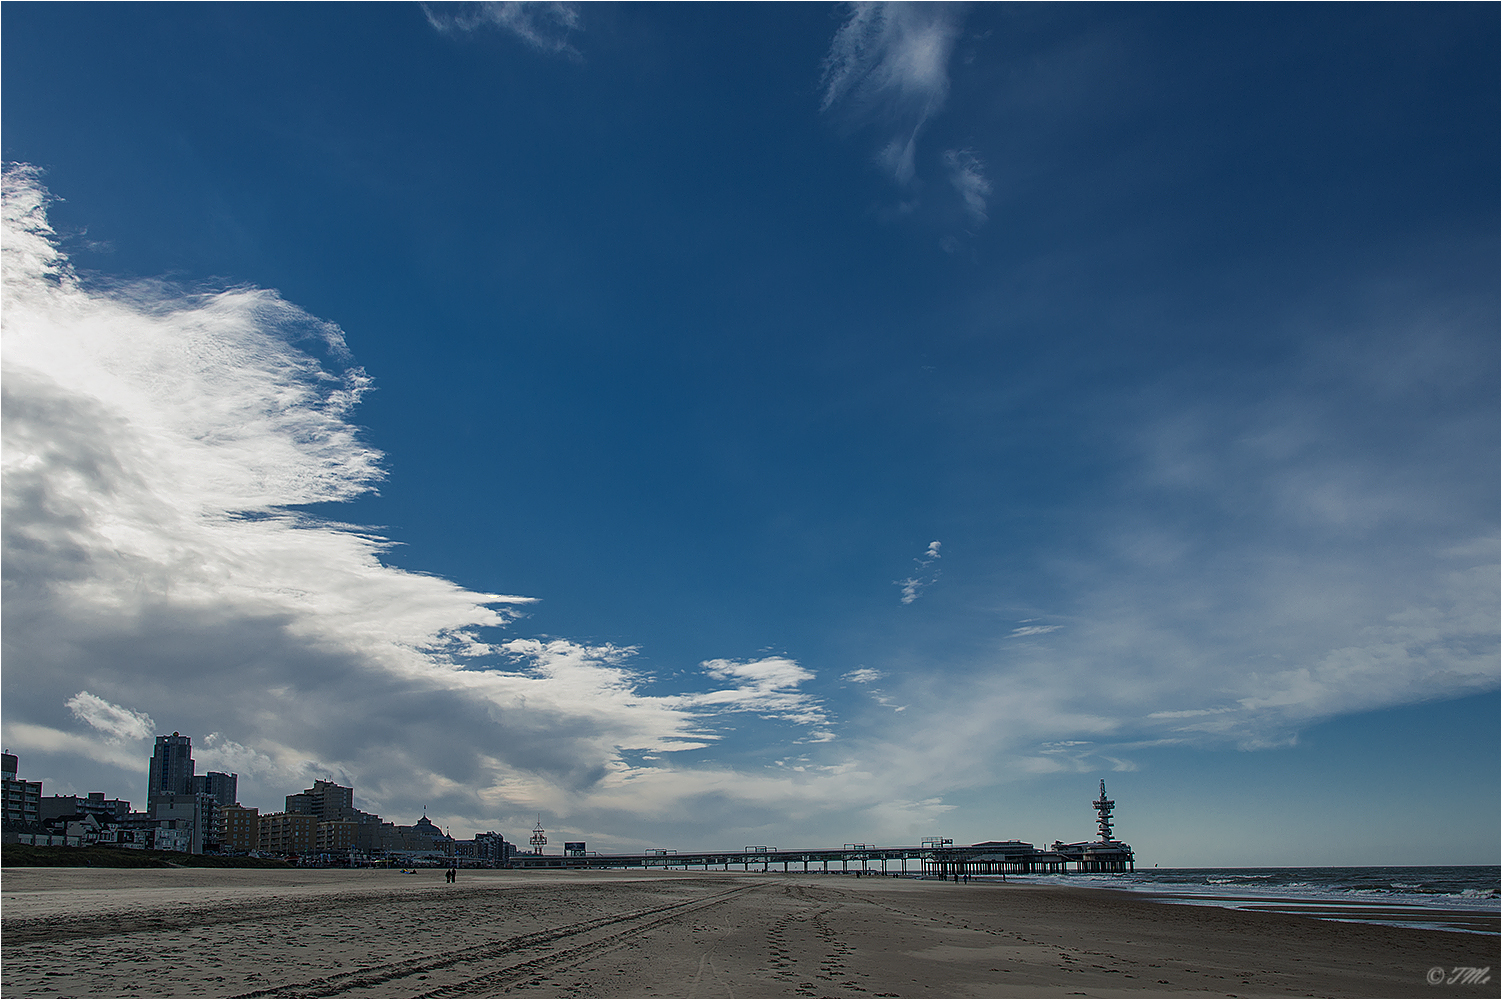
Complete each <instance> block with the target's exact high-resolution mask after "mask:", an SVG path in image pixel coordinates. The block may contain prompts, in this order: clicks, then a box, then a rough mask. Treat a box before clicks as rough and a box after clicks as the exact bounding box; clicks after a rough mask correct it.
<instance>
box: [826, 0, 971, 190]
mask: <svg viewBox="0 0 1502 1000" xmlns="http://www.w3.org/2000/svg"><path fill="white" fill-rule="evenodd" d="M962 22H963V12H962V9H961V8H959V7H957V6H951V5H949V4H943V3H855V4H851V5H850V13H849V16H848V17H847V18H846V20H845V23H844V24H842V25H840V28H839V30H838V31H836V32H835V36H834V40H833V41H832V42H831V43H830V47H829V53H828V54H827V55H826V56H825V58H824V73H823V85H824V100H823V105H822V109H823V110H825V111H829V110H832V109H835V108H837V107H838V108H843V109H845V111H846V113H847V114H848V115H849V117H850V119H851V120H852V121H854V122H867V121H869V122H875V123H876V124H877V125H878V127H880V128H881V129H882V130H883V132H884V134H885V135H886V141H885V143H884V145H883V146H882V149H881V152H880V153H879V154H878V160H879V161H880V163H881V164H882V166H883V167H884V168H885V169H886V170H887V171H888V172H889V173H891V175H892V176H893V177H894V178H895V179H896V180H897V182H898V183H900V184H907V183H908V182H909V181H911V180H912V179H913V176H914V174H915V172H916V166H915V158H916V149H917V143H918V136H919V134H920V133H921V132H922V131H923V127H924V125H925V124H927V122H928V120H929V119H930V118H932V117H933V116H934V115H935V114H937V113H938V112H939V110H940V109H941V108H942V107H943V106H944V100H945V98H946V97H947V96H948V94H949V57H950V54H951V53H952V51H953V50H954V44H955V41H956V39H957V38H958V37H959V33H960V26H961V23H962Z"/></svg>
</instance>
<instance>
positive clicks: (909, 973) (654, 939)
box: [0, 868, 1502, 997]
mask: <svg viewBox="0 0 1502 1000" xmlns="http://www.w3.org/2000/svg"><path fill="white" fill-rule="evenodd" d="M0 940H3V945H4V951H3V954H0V989H3V993H4V995H5V996H6V997H58V996H62V997H95V996H108V997H186V996H205V997H230V996H243V997H252V996H253V997H324V996H358V997H416V996H425V997H428V996H430V997H486V996H500V995H508V996H510V995H517V996H536V997H731V996H741V997H787V996H803V997H809V996H812V997H845V996H867V997H869V996H889V997H1027V996H1033V997H1045V996H1096V997H1112V996H1167V995H1173V996H1179V995H1204V996H1329V997H1345V996H1359V997H1404V996H1425V997H1427V996H1497V995H1498V992H1499V990H1498V982H1499V977H1498V974H1497V971H1496V970H1497V967H1498V966H1499V964H1502V963H1499V961H1498V954H1497V952H1498V939H1497V938H1496V937H1494V936H1486V935H1478V934H1463V933H1455V932H1446V931H1437V930H1423V929H1415V928H1411V927H1384V926H1373V925H1363V924H1347V923H1335V922H1330V921H1321V920H1314V919H1310V918H1308V917H1303V916H1297V915H1289V914H1284V913H1268V912H1259V911H1245V910H1240V911H1238V910H1228V909H1219V908H1212V907H1201V906H1184V905H1174V904H1171V903H1167V902H1157V901H1154V900H1152V899H1150V898H1144V897H1143V896H1141V895H1138V894H1134V893H1126V892H1115V891H1111V890H1105V889H1085V888H1067V887H1056V886H1024V885H998V884H994V883H991V884H976V883H970V884H954V883H945V882H933V881H921V880H915V879H895V878H879V877H878V878H871V877H868V878H853V877H848V876H835V875H830V876H810V875H778V874H752V875H745V874H740V873H734V872H731V873H718V872H708V873H705V872H652V873H643V872H530V871H517V872H507V871H489V872H469V871H465V872H463V873H461V875H460V878H459V881H458V883H457V884H455V885H452V886H450V885H447V884H445V882H444V879H443V873H442V871H440V870H425V871H422V872H420V873H419V874H416V875H403V874H401V873H399V872H393V871H368V870H357V871H341V870H324V871H319V870H307V871H266V870H235V869H168V870H162V869H130V870H120V869H116V870H100V869H67V868H8V869H5V870H4V873H3V885H0ZM1486 966H1490V967H1491V969H1492V971H1491V982H1489V983H1485V984H1480V983H1478V984H1475V985H1471V986H1462V985H1455V986H1446V985H1443V984H1441V985H1438V986H1432V985H1429V983H1428V981H1427V980H1426V975H1427V974H1428V972H1429V970H1431V969H1434V968H1441V969H1444V970H1445V971H1446V973H1448V972H1449V971H1450V970H1451V969H1454V968H1457V967H1486Z"/></svg>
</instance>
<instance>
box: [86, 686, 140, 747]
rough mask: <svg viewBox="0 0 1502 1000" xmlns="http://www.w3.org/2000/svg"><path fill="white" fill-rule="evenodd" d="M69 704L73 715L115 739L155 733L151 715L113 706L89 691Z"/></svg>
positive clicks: (129, 738) (133, 737)
mask: <svg viewBox="0 0 1502 1000" xmlns="http://www.w3.org/2000/svg"><path fill="white" fill-rule="evenodd" d="M66 704H67V706H68V709H69V710H70V711H72V713H73V716H74V718H76V719H78V720H79V721H81V722H86V723H88V724H89V725H91V726H93V727H94V728H95V729H97V730H99V731H100V732H101V733H104V734H106V735H107V736H110V737H112V738H114V739H116V740H149V739H151V737H152V736H153V735H155V732H156V723H155V722H152V721H151V716H149V715H147V714H145V713H144V712H132V711H131V710H130V709H128V708H122V707H121V706H119V705H113V704H111V703H109V702H107V701H105V700H104V699H103V698H100V697H98V696H96V695H92V694H89V693H88V692H87V691H80V692H78V693H77V694H75V695H74V696H73V697H71V698H69V699H68V701H67V702H66Z"/></svg>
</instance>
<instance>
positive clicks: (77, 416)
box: [0, 168, 835, 829]
mask: <svg viewBox="0 0 1502 1000" xmlns="http://www.w3.org/2000/svg"><path fill="white" fill-rule="evenodd" d="M4 193H5V201H4V223H5V227H6V229H5V234H4V235H5V238H4V241H3V244H0V248H3V258H0V263H3V268H4V272H3V276H4V283H5V289H6V302H5V310H4V315H3V324H4V326H3V338H4V353H3V357H0V362H3V366H4V371H3V383H0V388H3V394H4V403H3V405H4V421H3V427H0V430H3V433H4V455H3V460H4V480H3V486H4V490H3V500H4V517H3V524H0V528H3V533H4V534H3V538H4V564H5V570H6V600H5V603H4V607H3V613H4V628H3V633H0V635H3V640H4V644H5V657H6V662H7V663H10V664H18V663H25V664H27V669H25V670H15V669H13V670H11V671H8V672H7V674H6V687H5V704H4V709H5V719H4V723H5V736H6V740H7V743H8V744H14V745H15V746H17V747H24V748H26V749H27V750H28V752H30V753H35V754H48V755H52V756H53V757H57V758H59V759H61V758H67V759H68V760H69V761H71V763H70V764H69V765H68V767H69V768H70V769H73V770H78V771H79V772H80V773H88V774H90V775H92V774H93V772H91V771H88V767H90V766H92V765H99V766H107V767H110V768H118V769H122V770H124V771H128V772H130V774H132V775H134V774H138V773H139V772H140V771H141V770H143V769H144V767H145V761H146V759H147V757H148V755H149V752H150V751H149V747H141V746H133V745H130V744H128V743H126V742H125V741H138V740H139V741H144V740H146V739H148V738H149V737H150V736H151V735H152V733H153V730H154V729H155V727H156V721H154V720H157V721H160V723H161V724H162V725H163V727H164V728H166V729H169V730H180V731H182V732H184V733H188V734H191V735H195V737H196V738H195V741H194V744H195V745H194V752H195V757H196V759H197V760H198V761H199V763H200V767H201V768H202V769H209V768H213V769H216V770H228V771H235V772H237V773H239V774H240V775H241V784H240V787H241V796H242V799H243V800H245V801H247V802H249V803H251V804H261V805H271V804H275V803H278V802H280V800H281V798H282V796H284V795H286V794H287V793H288V792H289V791H295V790H297V789H298V788H301V787H303V786H304V785H305V784H306V782H308V781H310V780H311V779H312V778H314V777H318V776H322V775H325V774H333V775H336V776H337V777H339V779H340V780H345V781H348V782H349V783H352V784H353V785H354V786H355V789H356V795H357V796H358V797H359V798H360V799H361V800H362V801H363V803H364V807H365V808H371V809H375V810H376V811H380V812H382V813H383V814H386V815H389V816H393V817H396V818H401V817H404V816H405V817H406V818H407V820H408V821H410V820H411V819H413V818H415V812H414V811H415V810H416V809H418V808H420V807H421V806H422V805H423V804H427V805H428V806H430V807H431V808H432V809H433V813H432V815H435V816H438V817H440V819H446V820H448V821H452V822H455V823H457V824H459V825H461V826H463V825H465V824H468V825H471V826H473V827H474V828H477V829H487V828H496V827H497V825H498V823H499V822H502V821H503V818H504V817H505V816H507V815H513V814H516V813H520V812H523V811H525V810H535V809H538V808H544V807H549V808H551V807H559V806H563V805H567V806H568V808H570V809H572V810H574V811H576V812H578V813H579V814H581V815H583V814H588V813H589V812H590V811H591V810H597V811H598V810H601V809H607V808H614V806H612V805H610V804H611V803H614V802H616V799H615V798H614V796H615V792H614V791H613V790H614V789H617V788H619V787H621V786H622V785H623V783H624V784H630V785H631V787H632V788H634V789H636V790H637V793H636V794H637V798H636V799H635V800H634V801H635V802H636V808H638V809H641V810H645V811H646V812H648V813H653V812H655V811H657V810H658V808H659V806H660V807H661V808H662V809H663V810H665V811H671V809H672V808H673V806H672V803H674V802H680V801H683V800H684V798H685V797H686V796H692V795H696V794H700V793H701V792H702V793H703V794H711V793H710V792H708V791H705V789H709V788H711V787H712V788H713V789H715V791H713V793H712V794H714V795H721V796H723V795H728V796H730V800H731V801H735V802H740V801H743V799H742V798H740V797H737V796H738V794H739V793H737V792H735V791H734V790H735V789H737V788H738V787H739V785H738V783H737V781H736V780H733V779H731V778H728V777H726V775H727V774H729V773H730V772H728V771H726V770H724V769H719V770H716V769H714V768H709V770H708V771H706V772H705V773H706V774H708V775H710V776H709V777H702V778H684V780H672V781H667V782H662V783H659V782H657V781H656V779H655V778H654V777H653V776H652V775H653V774H654V773H656V772H665V773H669V774H673V775H676V776H678V777H679V778H683V777H684V776H685V775H687V774H689V773H690V772H689V771H688V770H686V769H685V768H684V767H683V766H680V765H678V764H675V763H674V761H673V758H671V757H668V758H664V757H663V756H662V755H663V754H674V753H681V752H685V751H696V750H703V749H705V748H707V747H710V746H713V745H715V744H717V743H720V742H722V741H723V740H724V739H725V738H726V736H727V733H728V732H729V731H730V729H729V728H727V727H728V725H729V720H732V719H734V718H736V717H737V716H743V715H746V714H753V715H756V716H759V717H762V718H766V719H770V720H774V721H776V722H778V723H780V724H783V725H788V726H793V727H796V728H798V729H799V730H800V732H799V733H798V734H797V735H796V736H795V737H793V739H794V741H796V742H802V743H817V742H827V741H829V740H832V739H833V738H834V735H835V733H834V731H833V729H832V723H831V720H830V718H829V716H828V713H827V712H826V711H825V710H824V708H823V706H822V705H821V703H820V701H819V700H818V698H816V697H814V696H813V695H811V694H809V693H808V692H807V691H805V690H803V687H804V685H806V684H807V682H809V681H810V680H812V679H813V677H814V674H813V672H812V671H811V670H808V669H807V668H805V667H803V666H802V665H800V664H799V663H797V662H796V661H795V660H793V659H791V658H789V657H785V656H767V657H762V658H759V659H752V660H744V661H743V660H733V659H717V660H710V661H706V662H705V663H704V664H703V665H702V670H703V672H704V678H705V681H706V683H705V684H704V685H702V687H701V690H699V691H691V692H689V693H677V694H669V695H655V694H648V693H646V691H645V690H644V687H645V685H646V683H647V682H648V681H649V679H650V678H649V677H648V676H647V675H646V674H645V673H644V672H642V671H641V670H639V669H637V668H636V667H634V666H633V663H634V659H635V651H634V650H632V649H629V648H620V647H613V646H599V645H585V644H579V643H574V642H570V641H568V640H562V639H543V638H532V639H528V638H518V637H515V636H514V635H513V636H509V637H507V636H502V637H501V638H497V637H496V632H497V630H498V629H500V628H502V627H504V626H507V625H508V623H512V622H514V620H515V619H516V617H517V615H518V614H520V613H521V611H522V609H524V608H525V606H526V605H527V603H528V602H529V600H530V599H529V598H523V597H515V596H507V595H502V594H491V593H479V592H475V591H471V590H468V589H465V588H463V587H460V586H458V585H456V584H454V583H452V582H450V581H448V580H444V579H441V578H439V577H435V576H431V575H426V574H421V573H411V572H405V571H402V570H399V569H395V568H393V567H390V566H388V565H386V564H384V563H383V561H382V556H383V554H384V553H385V551H386V549H387V548H388V546H389V544H390V543H389V542H388V541H387V540H386V539H384V538H382V537H380V536H379V535H376V534H374V533H372V532H370V531H368V530H366V529H363V528H360V527H358V526H353V525H347V524H341V523H337V522H334V521H330V520H326V519H322V518H319V517H316V516H313V515H310V514H307V513H305V512H303V511H301V510H297V509H293V505H303V504H309V503H318V502H327V501H333V500H344V499H349V498H351V497H354V496H358V495H359V494H361V493H362V492H367V491H369V490H371V489H373V488H374V487H375V485H376V484H377V483H378V482H379V481H380V479H381V477H382V476H383V475H384V471H383V469H382V467H381V455H380V454H379V452H377V451H376V450H375V449H374V448H372V447H371V446H370V445H368V444H366V443H365V442H363V441H362V440H361V439H360V435H359V433H358V431H357V429H356V428H355V426H354V425H353V424H352V423H350V422H349V414H350V411H351V409H352V407H353V406H354V404H355V403H356V402H357V401H358V399H359V397H360V395H361V393H363V392H364V391H366V389H367V388H368V387H369V384H370V380H369V378H368V377H367V376H366V375H365V373H364V372H363V371H362V370H361V369H359V368H358V367H356V366H355V365H353V364H352V362H351V360H350V356H349V352H348V351H347V349H346V348H345V346H344V341H343V336H342V334H341V332H340V331H339V330H338V329H337V328H336V327H333V326H332V325H330V324H327V323H323V322H320V321H318V320H316V319H314V318H312V317H309V316H307V315H306V314H305V313H303V312H301V311H300V310H298V309H297V308H296V307H294V306H292V305H290V304H289V303H286V302H284V301H283V300H281V299H280V298H279V297H278V296H277V295H276V294H275V293H274V292H269V291H265V290H259V289H248V288H237V289H231V290H229V291H224V292H219V293H213V294H206V293H196V292H194V293H190V292H184V291H181V290H177V289H174V288H172V287H170V286H167V285H163V284H160V283H150V284H136V285H128V286H118V285H107V284H104V283H101V282H92V281H89V280H85V279H84V278H82V277H80V276H78V275H76V274H74V273H73V272H72V271H71V270H70V268H69V265H68V262H67V260H66V259H65V258H64V257H63V256H62V255H61V254H59V253H58V252H57V250H56V248H55V246H54V245H53V244H52V242H51V241H50V239H49V235H50V230H49V228H48V226H47V222H46V213H45V203H46V197H45V193H44V192H43V191H42V189H41V187H40V185H39V184H38V183H37V180H36V175H35V173H34V172H33V171H30V170H27V169H25V168H19V169H12V170H11V171H8V172H7V173H6V175H5V178H4ZM71 727H81V730H82V731H79V732H73V731H70V728H71ZM204 734H207V735H204ZM784 739H785V738H784ZM785 741H786V739H785ZM647 757H653V758H656V759H655V760H649V759H646V758H647ZM633 761H634V762H633ZM91 762H92V763H91ZM39 766H40V765H39ZM696 766H697V767H699V768H701V769H703V768H707V767H709V766H708V765H705V764H702V763H700V764H698V765H696ZM103 774H105V772H101V775H103ZM80 780H82V779H80ZM93 780H96V781H98V783H99V784H109V782H108V781H104V780H102V778H95V779H93ZM126 780H129V781H135V780H136V778H134V777H128V778H127V779H126ZM787 780H792V778H791V777H788V778H787ZM646 788H652V789H655V791H654V794H656V795H659V796H661V799H660V801H657V802H649V801H648V800H647V799H645V798H641V797H640V792H641V790H643V789H646ZM696 789H698V790H699V791H695V790H696ZM129 791H130V790H129V789H128V788H122V789H119V790H118V792H117V793H119V794H125V795H127V797H128V795H129ZM758 794H762V795H765V796H770V795H771V793H770V792H762V793H758ZM408 813H413V814H414V815H411V816H408V815H407V814H408Z"/></svg>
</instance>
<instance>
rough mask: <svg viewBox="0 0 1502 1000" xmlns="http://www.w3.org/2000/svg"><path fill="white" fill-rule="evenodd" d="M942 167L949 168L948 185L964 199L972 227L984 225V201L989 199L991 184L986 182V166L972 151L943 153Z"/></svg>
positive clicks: (956, 150) (950, 150)
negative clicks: (952, 186)
mask: <svg viewBox="0 0 1502 1000" xmlns="http://www.w3.org/2000/svg"><path fill="white" fill-rule="evenodd" d="M944 165H945V166H947V167H948V168H949V183H950V184H952V185H954V189H955V190H956V191H958V192H959V193H960V197H961V198H962V199H964V202H965V211H966V212H967V213H968V214H969V216H970V223H971V225H974V226H982V225H985V222H986V199H988V198H990V197H991V182H990V181H988V180H986V174H985V169H986V165H985V164H984V163H982V162H981V160H980V157H978V156H976V155H975V153H974V152H973V151H972V150H968V149H949V150H945V151H944Z"/></svg>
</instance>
